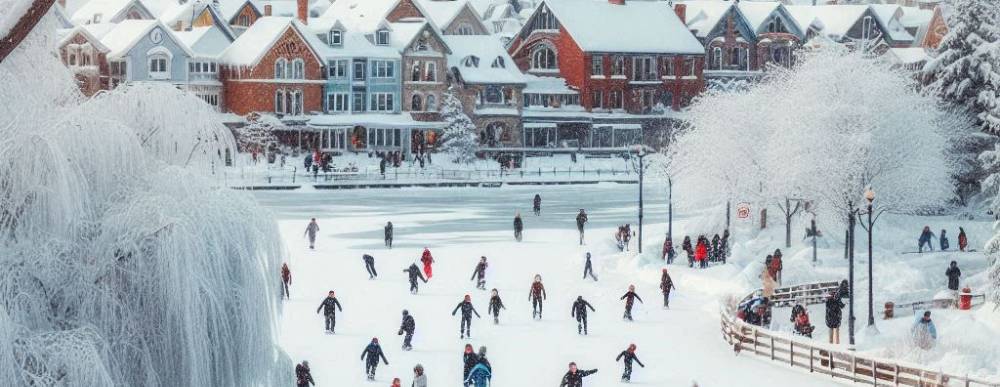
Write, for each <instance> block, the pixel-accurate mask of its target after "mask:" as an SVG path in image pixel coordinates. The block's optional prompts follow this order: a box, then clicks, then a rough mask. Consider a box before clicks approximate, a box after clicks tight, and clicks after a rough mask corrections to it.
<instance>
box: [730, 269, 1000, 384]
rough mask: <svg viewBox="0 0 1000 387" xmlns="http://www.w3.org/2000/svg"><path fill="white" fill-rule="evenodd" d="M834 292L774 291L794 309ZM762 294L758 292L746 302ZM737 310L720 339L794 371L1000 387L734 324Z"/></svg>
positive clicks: (825, 285)
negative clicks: (799, 369) (798, 369)
mask: <svg viewBox="0 0 1000 387" xmlns="http://www.w3.org/2000/svg"><path fill="white" fill-rule="evenodd" d="M831 286H832V287H833V288H836V286H837V283H836V282H822V283H814V284H804V285H797V286H791V287H786V288H781V289H775V299H776V300H778V301H779V302H782V303H784V304H785V305H790V303H791V302H793V301H794V300H799V301H800V302H803V303H805V301H802V300H813V299H814V297H824V294H829V291H830V287H831ZM824 292H825V293H824ZM758 293H759V290H758V291H756V292H754V293H752V294H750V295H747V296H746V297H744V298H743V300H747V299H749V298H752V297H754V296H755V295H756V294H758ZM779 295H780V296H779ZM735 308H736V303H729V304H727V305H724V306H723V307H722V312H721V322H722V337H723V339H724V340H725V341H726V342H727V343H729V345H731V346H733V348H734V350H736V351H738V352H739V353H751V354H753V355H756V356H759V357H763V358H765V359H769V360H771V361H773V362H776V363H783V364H786V365H788V366H790V367H793V368H801V369H804V370H809V372H813V373H817V374H821V375H825V376H829V377H830V378H833V379H844V380H849V381H852V382H855V383H863V384H866V385H870V386H913V387H1000V383H997V382H989V381H985V380H981V379H976V378H970V377H968V376H958V375H950V374H946V373H944V372H940V371H929V370H926V369H923V368H921V367H920V366H915V365H907V364H903V363H900V362H897V361H892V360H887V359H879V358H876V357H872V356H867V355H859V354H857V353H856V352H853V351H849V350H847V349H845V348H842V347H838V346H834V345H827V344H824V343H818V342H815V341H811V340H806V339H802V338H798V337H796V336H793V335H789V334H784V333H779V332H773V331H771V330H768V329H765V328H762V327H758V326H755V325H750V324H747V323H745V322H743V321H741V320H739V319H738V318H736V314H735Z"/></svg>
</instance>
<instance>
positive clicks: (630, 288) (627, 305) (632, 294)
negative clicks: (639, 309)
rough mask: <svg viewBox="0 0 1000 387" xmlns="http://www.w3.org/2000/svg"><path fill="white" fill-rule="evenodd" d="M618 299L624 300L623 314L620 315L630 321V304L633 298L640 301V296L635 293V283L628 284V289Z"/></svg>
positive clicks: (633, 300)
mask: <svg viewBox="0 0 1000 387" xmlns="http://www.w3.org/2000/svg"><path fill="white" fill-rule="evenodd" d="M620 300H625V315H624V316H622V317H623V318H624V319H625V320H628V321H632V305H633V303H634V302H635V300H639V302H643V301H642V297H639V295H638V294H635V285H629V286H628V291H627V292H625V294H624V295H623V296H622V297H621V298H620ZM643 303H644V302H643Z"/></svg>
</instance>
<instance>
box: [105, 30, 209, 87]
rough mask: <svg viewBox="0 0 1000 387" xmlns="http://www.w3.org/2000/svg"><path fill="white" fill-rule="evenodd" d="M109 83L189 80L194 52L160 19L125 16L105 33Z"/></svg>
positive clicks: (183, 83)
mask: <svg viewBox="0 0 1000 387" xmlns="http://www.w3.org/2000/svg"><path fill="white" fill-rule="evenodd" d="M101 44H103V45H104V46H105V47H107V49H108V54H107V58H108V67H109V73H110V87H115V86H116V85H118V84H120V83H123V82H146V81H151V82H169V83H172V84H175V85H177V86H178V87H186V86H187V83H188V79H189V78H188V76H189V73H188V62H189V60H190V59H191V58H192V57H194V53H193V52H191V50H190V49H189V48H188V47H187V46H186V45H185V44H184V43H183V42H182V41H180V39H178V38H177V36H176V35H174V33H173V31H171V30H170V28H167V26H165V25H163V23H160V22H159V21H157V20H124V21H122V22H120V23H118V24H117V25H115V26H114V27H113V28H111V29H110V30H108V31H107V33H105V34H104V37H102V38H101Z"/></svg>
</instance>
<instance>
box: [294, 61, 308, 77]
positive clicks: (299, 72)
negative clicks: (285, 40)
mask: <svg viewBox="0 0 1000 387" xmlns="http://www.w3.org/2000/svg"><path fill="white" fill-rule="evenodd" d="M291 78H292V79H306V62H305V61H304V60H302V59H300V58H299V59H295V60H292V76H291Z"/></svg>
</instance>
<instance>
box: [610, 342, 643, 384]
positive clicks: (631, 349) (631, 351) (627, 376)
mask: <svg viewBox="0 0 1000 387" xmlns="http://www.w3.org/2000/svg"><path fill="white" fill-rule="evenodd" d="M622 358H624V360H623V361H624V363H625V371H624V372H622V381H623V382H626V383H628V382H631V381H632V361H635V362H636V363H639V367H642V368H646V365H645V364H642V361H640V360H639V357H638V356H636V355H635V344H629V345H628V348H627V349H625V350H624V351H622V353H619V354H618V357H616V358H615V361H619V360H622Z"/></svg>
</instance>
